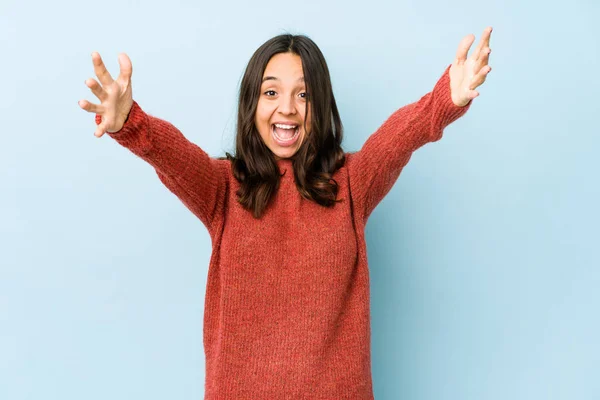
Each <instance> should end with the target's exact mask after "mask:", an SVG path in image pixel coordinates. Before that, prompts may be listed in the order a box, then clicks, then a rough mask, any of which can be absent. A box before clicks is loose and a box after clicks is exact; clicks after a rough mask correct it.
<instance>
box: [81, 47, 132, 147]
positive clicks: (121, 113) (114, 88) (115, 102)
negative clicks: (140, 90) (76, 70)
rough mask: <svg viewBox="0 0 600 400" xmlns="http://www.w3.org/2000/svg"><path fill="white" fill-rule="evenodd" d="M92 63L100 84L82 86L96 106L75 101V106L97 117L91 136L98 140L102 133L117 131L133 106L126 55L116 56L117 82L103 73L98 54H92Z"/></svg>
mask: <svg viewBox="0 0 600 400" xmlns="http://www.w3.org/2000/svg"><path fill="white" fill-rule="evenodd" d="M92 63H93V64H94V72H95V74H96V76H97V77H98V80H99V81H100V83H98V81H96V80H95V79H93V78H90V79H87V80H86V81H85V85H86V86H87V87H89V88H90V89H91V90H92V93H94V95H95V96H96V97H97V98H98V100H100V104H93V103H90V102H89V101H87V100H79V106H80V107H81V108H83V109H84V110H86V111H88V112H91V113H95V114H98V115H100V117H101V118H102V122H101V123H100V124H99V125H98V126H97V128H96V132H94V135H95V136H96V137H101V136H102V135H104V132H117V131H120V130H121V128H123V125H124V124H125V121H126V120H127V117H128V116H129V111H130V110H131V107H132V106H133V97H132V94H131V74H132V66H131V60H130V59H129V57H128V56H127V54H125V53H122V54H119V66H120V68H121V72H120V74H119V77H118V78H117V80H113V78H112V77H111V76H110V74H109V73H108V71H107V70H106V67H105V66H104V63H103V62H102V58H101V57H100V54H98V53H97V52H94V53H92Z"/></svg>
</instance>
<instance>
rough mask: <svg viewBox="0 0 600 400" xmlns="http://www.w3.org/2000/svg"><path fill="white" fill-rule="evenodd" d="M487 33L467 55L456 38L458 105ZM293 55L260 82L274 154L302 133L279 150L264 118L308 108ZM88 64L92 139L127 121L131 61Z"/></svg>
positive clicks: (483, 67)
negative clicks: (114, 67) (111, 67)
mask: <svg viewBox="0 0 600 400" xmlns="http://www.w3.org/2000/svg"><path fill="white" fill-rule="evenodd" d="M491 34H492V28H491V27H487V28H486V29H485V30H484V31H483V35H482V37H481V40H480V41H479V44H478V45H477V47H476V48H475V50H474V51H473V52H472V53H471V55H470V56H468V57H467V54H468V52H469V49H470V48H471V45H472V44H473V43H474V41H475V35H473V34H470V35H467V36H465V37H464V38H463V39H462V40H461V41H460V44H459V46H458V50H457V52H456V58H455V60H454V62H453V63H452V66H451V67H450V71H449V74H450V89H451V97H452V102H453V103H454V104H455V105H457V106H460V107H463V106H465V105H467V104H468V103H469V102H470V101H471V100H473V99H474V98H475V97H477V96H479V92H478V91H477V90H475V89H477V88H478V87H479V86H481V85H482V84H483V83H484V82H485V79H486V77H487V74H489V72H490V71H491V70H492V68H491V67H490V66H489V65H488V62H489V55H490V53H491V51H492V50H491V49H490V47H489V46H490V36H491ZM296 57H297V58H295V57H294V55H292V54H290V53H283V54H278V55H276V56H274V57H273V58H272V59H271V60H270V61H269V63H268V65H267V68H266V70H265V74H264V75H265V76H267V75H270V76H276V77H278V78H279V81H268V84H267V85H266V86H265V85H264V84H263V87H261V89H264V91H262V90H261V97H260V99H259V103H258V109H257V112H256V125H257V128H258V130H259V132H260V135H261V137H262V138H263V140H264V141H265V143H267V146H269V148H270V149H271V151H273V153H275V155H276V157H279V158H287V157H291V156H292V155H293V154H294V153H295V152H296V151H297V150H298V148H299V146H300V144H301V143H302V140H304V135H305V134H306V133H305V132H304V130H303V127H301V129H302V132H300V134H301V135H302V137H300V138H299V140H298V142H297V143H296V145H295V146H293V147H290V148H280V147H279V146H277V144H276V143H270V141H271V142H272V138H271V137H270V134H271V133H270V126H269V131H268V135H267V129H266V124H267V121H274V120H276V119H279V117H281V119H283V120H293V121H298V122H299V123H300V122H302V121H303V118H304V107H306V106H307V101H306V100H304V99H302V100H300V96H299V94H300V93H301V92H302V91H303V88H302V87H300V86H298V82H297V81H296V80H297V79H298V78H299V77H300V76H301V75H302V64H301V63H300V64H299V63H298V60H299V59H300V57H298V56H296ZM92 64H93V66H94V73H95V74H96V77H97V78H98V80H95V79H93V78H89V79H87V80H86V81H85V85H86V86H87V87H88V88H90V90H91V91H92V93H93V94H94V95H95V96H96V97H97V98H98V100H99V101H100V104H94V103H90V102H89V101H87V100H79V106H80V107H81V108H82V109H84V110H85V111H87V112H90V113H94V114H99V115H100V116H101V117H102V122H101V123H100V125H98V126H97V127H96V131H95V132H94V135H95V136H96V137H101V136H102V135H104V133H105V132H118V131H119V130H121V128H122V127H123V125H124V123H125V121H126V120H127V116H128V115H129V111H130V110H131V106H132V105H133V98H132V91H131V75H132V65H131V60H130V59H129V57H128V56H127V54H125V53H121V54H119V67H120V73H119V76H118V77H117V79H113V78H112V76H111V75H110V74H109V73H108V71H107V69H106V67H105V65H104V63H103V62H102V58H101V57H100V54H98V53H97V52H94V53H92ZM267 72H268V73H267ZM276 82H277V84H278V85H279V86H277V90H275V88H274V89H273V90H274V91H276V92H277V95H276V96H274V97H270V96H267V97H263V96H264V92H266V89H267V86H271V85H273V84H274V83H276ZM270 94H271V95H272V94H273V93H272V92H271V93H270ZM309 118H310V110H309ZM306 126H310V120H308V121H307V123H306ZM267 136H268V137H267Z"/></svg>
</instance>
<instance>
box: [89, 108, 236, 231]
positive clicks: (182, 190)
mask: <svg viewBox="0 0 600 400" xmlns="http://www.w3.org/2000/svg"><path fill="white" fill-rule="evenodd" d="M100 122H101V119H100V116H99V115H96V124H99V123H100ZM108 134H109V135H110V136H111V137H112V138H113V139H115V140H116V141H117V142H118V143H119V144H121V145H122V146H124V147H126V148H128V149H129V150H130V151H131V152H132V153H134V154H135V155H137V156H138V157H140V158H142V159H143V160H144V161H146V162H148V163H149V164H150V165H151V166H152V167H154V169H155V171H156V173H157V174H158V177H159V179H160V181H161V182H162V183H163V184H164V185H165V186H166V187H167V188H168V189H169V190H170V191H171V192H172V193H174V194H175V195H176V196H177V197H178V198H179V199H180V200H181V201H182V202H183V203H184V205H185V206H186V207H187V208H188V209H189V210H190V211H191V212H192V213H193V214H194V215H196V216H197V217H198V218H199V219H200V220H201V221H202V223H203V224H204V225H205V226H206V227H207V228H208V230H209V232H210V233H211V234H212V231H213V226H214V222H215V221H216V220H217V219H218V218H221V217H223V213H224V199H225V196H226V190H227V170H226V167H227V165H226V164H227V162H220V161H221V160H217V159H214V158H211V157H209V156H208V154H207V153H206V152H204V151H203V150H202V149H201V148H200V147H198V146H197V145H195V144H194V143H192V142H190V141H189V140H187V139H186V138H185V137H184V136H183V134H182V133H181V132H180V131H179V129H177V128H176V127H175V126H173V125H172V124H171V123H169V122H167V121H164V120H161V119H159V118H156V117H153V116H151V115H149V114H146V113H145V112H144V111H143V110H142V109H141V108H140V106H139V104H138V103H137V102H135V101H134V102H133V106H132V108H131V111H130V112H129V116H128V118H127V121H126V122H125V124H124V125H123V128H121V130H120V131H118V132H113V133H110V132H108Z"/></svg>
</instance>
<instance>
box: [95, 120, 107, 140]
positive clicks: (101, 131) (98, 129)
mask: <svg viewBox="0 0 600 400" xmlns="http://www.w3.org/2000/svg"><path fill="white" fill-rule="evenodd" d="M104 132H105V129H104V123H101V124H100V125H98V126H97V127H96V131H95V132H94V136H96V137H97V138H99V137H102V135H104Z"/></svg>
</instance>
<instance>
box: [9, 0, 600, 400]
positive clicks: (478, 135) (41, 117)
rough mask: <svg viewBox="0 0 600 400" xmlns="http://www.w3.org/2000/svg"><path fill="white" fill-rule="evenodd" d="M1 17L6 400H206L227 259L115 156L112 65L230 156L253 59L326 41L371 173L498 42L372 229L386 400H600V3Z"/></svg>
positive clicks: (92, 9) (86, 11)
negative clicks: (426, 102) (101, 89)
mask: <svg viewBox="0 0 600 400" xmlns="http://www.w3.org/2000/svg"><path fill="white" fill-rule="evenodd" d="M523 3H524V2H522V1H517V0H510V1H506V0H504V1H498V0H491V1H486V2H481V1H472V0H466V1H460V2H456V1H455V2H447V1H413V2H407V1H400V2H398V1H388V2H383V1H376V0H373V1H369V2H360V3H351V2H347V1H344V2H342V1H338V2H323V3H321V2H317V1H313V0H309V1H302V2H264V1H253V2H249V3H246V2H244V3H242V2H233V3H229V2H221V3H217V2H210V3H205V2H196V1H172V2H166V1H145V2H142V1H122V0H119V1H117V0H107V1H103V2H83V1H74V0H73V1H66V0H58V1H54V2H43V1H41V0H38V1H19V2H17V1H16V0H2V4H1V5H0V60H1V61H0V76H1V77H2V78H3V82H2V85H0V123H1V128H2V129H1V133H0V138H1V140H2V144H1V145H0V181H1V182H2V186H1V188H2V189H1V191H2V192H1V196H0V399H6V400H22V399H45V400H50V399H60V400H67V399H82V398H84V399H87V400H93V399H106V398H110V399H114V400H116V399H134V398H136V399H165V398H173V399H181V400H183V399H199V398H202V396H203V393H204V387H203V386H204V353H203V347H202V320H203V319H202V318H203V307H204V293H205V284H206V275H207V266H208V261H209V256H210V245H211V244H210V239H209V236H208V233H207V232H206V230H205V228H204V226H203V225H202V224H201V223H200V221H198V220H197V219H196V218H195V217H194V216H193V215H192V214H191V213H190V212H189V211H188V210H187V209H186V208H185V207H184V206H183V205H182V204H181V203H180V202H179V200H178V199H177V198H176V197H174V196H173V195H172V194H171V193H170V192H169V191H168V190H167V189H166V188H164V187H163V186H162V184H161V183H160V182H159V180H158V178H157V176H156V174H155V173H154V171H153V169H152V168H151V167H150V166H149V165H147V164H145V163H144V162H143V161H142V160H140V159H139V158H137V157H135V156H134V155H132V154H131V153H129V152H128V151H127V150H126V149H124V148H122V147H120V146H119V145H118V144H116V143H115V142H114V141H113V140H112V139H110V137H108V136H104V137H102V138H101V139H96V138H95V137H94V136H93V132H94V129H95V128H94V127H95V125H94V121H93V115H92V114H88V113H86V112H85V111H83V110H81V109H80V108H79V106H78V105H77V101H78V100H80V99H84V98H85V99H88V100H95V98H94V96H93V95H92V94H91V92H90V91H89V89H88V88H87V87H86V86H85V85H84V81H85V79H87V78H89V77H93V69H92V64H91V56H90V55H91V53H92V51H98V52H100V54H101V55H102V56H103V58H104V59H105V61H106V63H107V66H108V68H109V70H110V71H111V72H112V73H113V75H114V76H116V75H118V62H117V55H118V53H119V52H126V53H127V54H128V55H129V56H130V57H131V59H132V62H133V93H134V98H135V99H136V100H137V101H138V102H139V103H140V105H141V106H142V107H143V108H144V109H145V111H147V112H148V113H151V114H153V115H155V116H158V117H161V118H163V119H166V120H168V121H170V122H172V123H173V124H175V125H176V126H177V127H178V128H180V129H181V130H182V131H183V132H184V134H185V135H186V136H187V137H188V138H189V139H190V140H191V141H193V142H195V143H197V144H198V145H200V146H201V147H202V148H203V149H205V150H206V151H207V152H208V153H209V154H211V155H212V156H222V155H223V154H224V152H225V151H230V152H231V151H233V139H234V128H235V121H236V95H237V90H238V85H239V82H240V79H241V75H242V73H243V70H244V68H245V66H246V63H247V62H248V60H249V58H250V56H251V55H252V53H253V52H254V50H255V49H256V48H257V47H258V46H259V45H260V44H262V43H263V42H264V41H266V40H267V39H269V38H270V37H272V36H275V35H277V34H280V33H283V32H291V33H303V34H307V35H308V36H310V37H311V38H312V39H313V40H315V42H316V43H317V44H318V45H319V46H320V48H321V50H322V51H323V53H324V54H325V57H326V59H327V61H328V64H329V67H330V70H331V74H332V79H333V86H334V91H335V95H336V97H337V101H338V105H339V107H340V112H341V115H342V120H343V122H344V125H345V139H344V148H345V149H346V150H347V151H354V150H358V149H359V148H360V146H361V145H362V144H363V143H364V141H365V140H366V139H367V137H368V136H369V135H370V134H371V133H372V132H373V131H374V130H375V129H376V128H377V127H378V126H379V125H380V124H381V123H382V122H383V121H384V120H385V119H386V118H387V117H388V116H389V115H390V114H391V113H392V112H393V111H394V110H395V109H397V108H399V107H401V106H403V105H405V104H408V103H411V102H413V101H416V100H418V99H419V98H420V97H421V96H422V95H424V94H425V93H427V92H428V91H430V90H431V89H432V88H433V86H434V84H435V82H436V81H437V79H438V78H439V77H440V76H441V74H442V72H443V71H444V69H445V68H446V66H447V65H448V64H450V63H452V61H453V59H454V56H455V52H456V48H457V46H458V43H459V42H460V40H461V38H463V37H464V36H465V35H467V34H470V33H473V34H475V36H476V43H477V42H478V41H479V38H480V37H481V33H482V32H483V30H484V29H485V27H486V26H492V27H493V28H494V32H493V34H492V41H491V48H492V50H493V51H492V54H491V59H490V65H491V66H492V69H493V70H492V72H491V74H490V75H489V77H488V79H487V81H486V82H485V84H484V85H483V86H482V87H481V88H480V92H481V96H480V97H479V98H477V99H475V100H474V104H473V105H472V107H471V109H470V110H469V112H468V113H467V114H466V115H465V116H464V117H463V118H461V119H459V120H458V121H456V122H455V123H453V124H452V125H450V126H449V127H448V128H447V129H446V130H445V133H444V137H443V139H442V140H441V141H439V142H436V143H433V144H428V145H426V146H425V147H423V148H422V149H420V150H419V151H417V152H416V153H415V154H414V155H413V157H412V159H411V161H410V162H409V164H408V165H407V167H406V168H405V170H404V171H403V173H402V175H401V177H400V179H399V180H398V182H397V183H396V185H395V186H394V188H393V189H392V191H391V192H390V193H389V194H388V196H387V197H386V198H385V199H384V201H383V202H382V203H381V204H380V205H379V207H378V208H377V209H376V210H375V212H374V213H373V214H372V215H371V218H370V220H369V224H368V225H367V240H368V255H369V261H370V269H371V294H372V350H373V380H374V391H375V397H376V399H378V400H385V399H399V398H403V399H413V400H418V399H423V400H425V399H461V400H467V399H528V400H529V399H569V400H571V399H590V400H591V399H598V398H600V379H598V376H599V367H600V345H599V344H598V338H599V337H600V319H599V306H600V293H599V291H598V288H599V286H600V256H599V254H598V247H597V242H598V226H599V225H600V212H599V211H598V205H599V203H600V190H599V186H600V185H599V183H598V171H599V169H600V161H599V158H598V156H597V153H598V148H599V146H600V139H599V138H598V132H599V129H598V125H597V118H598V115H599V114H600V101H599V100H598V93H600V80H599V78H598V71H599V67H600V65H599V64H600V63H599V54H598V53H599V49H600V46H599V38H600V35H599V34H598V31H597V29H595V28H594V24H595V23H597V20H598V19H599V18H600V3H598V2H597V1H592V0H588V1H582V0H579V1H572V2H570V3H567V2H555V3H554V4H548V2H543V1H529V2H526V4H523Z"/></svg>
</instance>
